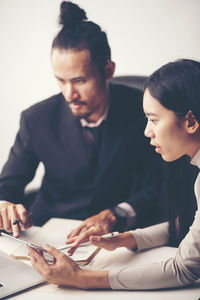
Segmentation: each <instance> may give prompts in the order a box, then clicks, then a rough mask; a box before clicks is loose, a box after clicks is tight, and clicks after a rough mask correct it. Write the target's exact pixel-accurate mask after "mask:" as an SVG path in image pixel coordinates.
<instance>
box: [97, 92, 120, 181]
mask: <svg viewBox="0 0 200 300" xmlns="http://www.w3.org/2000/svg"><path fill="white" fill-rule="evenodd" d="M121 109H122V108H121V105H120V103H118V101H117V99H112V98H111V101H110V109H109V113H108V118H107V121H106V124H105V128H104V132H103V135H102V142H101V147H100V154H99V164H98V170H97V176H96V181H97V180H99V178H100V177H101V176H103V174H104V172H106V170H107V168H108V167H109V165H110V164H111V162H112V160H113V159H114V157H115V155H116V153H117V151H118V149H119V147H120V145H121V143H122V140H123V136H124V131H125V124H126V122H124V121H125V120H124V121H123V120H122V119H123V118H122V116H121V113H120V111H121Z"/></svg>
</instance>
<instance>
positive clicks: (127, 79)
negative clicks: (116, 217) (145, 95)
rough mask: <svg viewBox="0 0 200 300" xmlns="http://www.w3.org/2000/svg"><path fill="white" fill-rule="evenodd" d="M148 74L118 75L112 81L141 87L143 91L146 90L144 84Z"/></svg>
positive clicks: (137, 87)
mask: <svg viewBox="0 0 200 300" xmlns="http://www.w3.org/2000/svg"><path fill="white" fill-rule="evenodd" d="M146 79H147V76H136V75H134V76H131V75H130V76H116V77H113V78H112V79H111V80H110V82H111V83H117V84H124V85H127V86H129V87H132V88H136V89H139V90H141V91H143V90H144V85H145V82H146Z"/></svg>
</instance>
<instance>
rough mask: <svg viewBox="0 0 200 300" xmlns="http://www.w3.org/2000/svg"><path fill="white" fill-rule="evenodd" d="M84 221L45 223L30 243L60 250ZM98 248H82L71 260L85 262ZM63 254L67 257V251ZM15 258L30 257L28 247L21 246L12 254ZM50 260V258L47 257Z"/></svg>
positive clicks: (57, 220) (50, 221) (54, 219)
mask: <svg viewBox="0 0 200 300" xmlns="http://www.w3.org/2000/svg"><path fill="white" fill-rule="evenodd" d="M81 222H82V221H78V220H70V219H60V218H52V219H50V220H49V221H48V222H47V223H45V224H44V225H43V226H42V227H41V228H40V229H39V230H38V232H37V233H36V234H35V235H34V236H33V237H32V238H31V240H30V239H28V241H29V242H30V243H33V244H36V245H38V246H40V247H41V246H42V245H43V244H49V245H51V246H53V247H55V248H59V247H60V246H61V245H63V244H64V243H65V241H66V236H67V234H68V233H69V232H70V231H71V230H72V229H74V228H76V227H77V226H78V225H80V224H81ZM22 239H23V240H26V241H27V239H26V237H25V235H24V236H23V235H22ZM96 249H97V247H96V246H93V245H89V246H85V247H80V248H78V249H77V250H76V251H75V253H74V254H73V255H72V256H71V258H72V259H73V260H75V261H85V260H87V259H88V258H89V257H90V256H91V255H92V254H93V253H94V252H95V251H96ZM62 252H63V253H65V254H66V255H67V249H66V250H62ZM12 255H13V256H15V257H18V258H24V257H28V250H27V247H26V246H24V245H19V246H18V247H17V248H16V249H15V250H14V251H13V253H12ZM46 257H47V258H48V256H46Z"/></svg>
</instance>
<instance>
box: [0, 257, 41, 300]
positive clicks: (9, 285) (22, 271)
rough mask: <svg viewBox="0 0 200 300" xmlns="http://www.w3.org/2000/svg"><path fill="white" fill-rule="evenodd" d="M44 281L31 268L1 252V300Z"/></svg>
mask: <svg viewBox="0 0 200 300" xmlns="http://www.w3.org/2000/svg"><path fill="white" fill-rule="evenodd" d="M44 281H45V280H44V278H43V277H42V276H41V275H40V274H39V273H37V272H36V271H35V270H34V269H33V268H32V267H31V266H29V265H27V264H25V263H23V262H21V261H18V260H16V259H14V258H12V257H10V256H9V255H7V254H5V253H4V252H2V251H0V299H3V298H4V297H7V296H9V295H11V294H14V293H17V292H20V291H22V290H25V289H27V288H30V287H32V286H35V285H37V284H39V283H41V282H44Z"/></svg>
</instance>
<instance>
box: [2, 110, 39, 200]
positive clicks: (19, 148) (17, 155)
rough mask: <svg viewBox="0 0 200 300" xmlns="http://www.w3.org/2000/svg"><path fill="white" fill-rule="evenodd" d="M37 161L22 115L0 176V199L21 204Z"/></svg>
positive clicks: (23, 115)
mask: <svg viewBox="0 0 200 300" xmlns="http://www.w3.org/2000/svg"><path fill="white" fill-rule="evenodd" d="M38 164H39V160H38V158H37V156H36V155H35V154H34V151H33V148H32V145H31V139H30V135H29V130H28V126H27V122H26V118H25V114H24V113H22V115H21V120H20V129H19V131H18V133H17V136H16V139H15V143H14V145H13V147H12V148H11V150H10V154H9V158H8V160H7V162H6V163H5V165H4V167H3V169H2V172H1V175H0V199H1V200H7V201H10V202H13V203H18V202H19V203H21V202H22V199H23V197H24V188H25V186H26V185H27V184H28V183H29V182H30V181H31V180H32V179H33V177H34V174H35V171H36V169H37V166H38Z"/></svg>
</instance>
